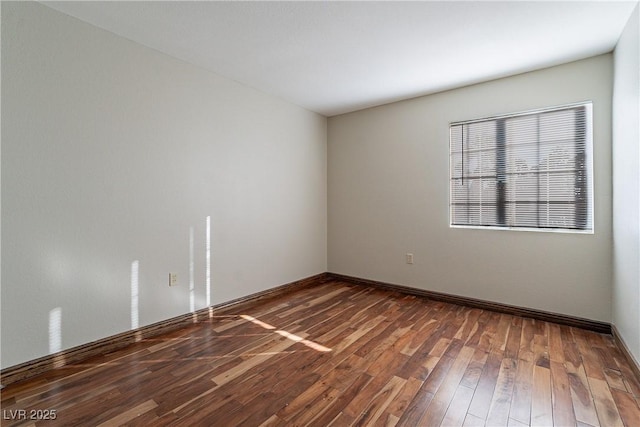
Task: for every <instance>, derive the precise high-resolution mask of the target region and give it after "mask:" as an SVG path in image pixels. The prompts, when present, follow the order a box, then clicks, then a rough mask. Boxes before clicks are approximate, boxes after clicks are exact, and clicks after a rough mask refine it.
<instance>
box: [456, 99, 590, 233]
mask: <svg viewBox="0 0 640 427" xmlns="http://www.w3.org/2000/svg"><path fill="white" fill-rule="evenodd" d="M577 107H586V108H585V114H586V124H585V143H586V147H585V157H586V158H585V172H586V176H587V188H588V190H589V192H588V194H587V208H586V209H587V215H588V217H590V225H591V228H590V229H577V228H559V227H554V228H550V227H517V226H509V225H505V226H501V225H478V224H453V186H452V185H451V182H452V179H453V175H452V174H453V170H452V169H453V168H454V165H453V164H452V161H451V155H452V145H453V135H452V131H453V129H454V127H455V126H460V125H469V124H473V123H481V122H489V121H494V122H495V121H498V120H500V119H511V118H516V117H522V116H530V115H536V114H542V113H547V112H554V111H561V110H569V109H572V108H577ZM593 165H594V141H593V101H591V100H587V101H580V102H574V103H569V104H561V105H555V106H551V107H544V108H535V109H530V110H521V111H518V112H514V113H506V114H499V115H494V116H489V117H480V118H475V119H471V120H461V121H455V122H450V123H449V168H448V171H449V206H448V207H449V228H454V229H476V230H500V231H530V232H542V233H562V234H591V235H592V234H594V233H595V228H596V224H595V200H596V197H595V179H594V166H593Z"/></svg>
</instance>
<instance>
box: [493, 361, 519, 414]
mask: <svg viewBox="0 0 640 427" xmlns="http://www.w3.org/2000/svg"><path fill="white" fill-rule="evenodd" d="M516 369H517V362H516V361H515V360H513V359H502V364H501V365H500V372H499V373H498V380H497V381H496V387H495V391H494V393H493V398H492V400H491V405H490V407H489V413H488V415H487V424H489V425H506V424H507V422H508V420H509V409H510V407H511V399H512V396H513V385H514V382H515V376H516Z"/></svg>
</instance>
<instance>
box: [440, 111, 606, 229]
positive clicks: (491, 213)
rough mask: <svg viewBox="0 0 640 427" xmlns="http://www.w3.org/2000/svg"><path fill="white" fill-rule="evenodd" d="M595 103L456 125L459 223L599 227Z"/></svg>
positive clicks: (454, 208)
mask: <svg viewBox="0 0 640 427" xmlns="http://www.w3.org/2000/svg"><path fill="white" fill-rule="evenodd" d="M591 108H592V106H591V103H583V104H578V105H571V106H563V107H556V108H552V109H545V110H538V111H532V112H525V113H517V114H513V115H505V116H500V117H492V118H487V119H480V120H473V121H468V122H459V123H453V124H451V126H450V178H451V179H450V191H451V197H450V214H451V225H453V226H456V225H459V226H487V227H509V228H534V229H564V230H585V231H591V230H592V229H593V214H592V209H593V191H592V187H593V185H592V176H591V152H592V142H591V140H592V132H591Z"/></svg>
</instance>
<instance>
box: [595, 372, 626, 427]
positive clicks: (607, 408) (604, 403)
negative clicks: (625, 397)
mask: <svg viewBox="0 0 640 427" xmlns="http://www.w3.org/2000/svg"><path fill="white" fill-rule="evenodd" d="M587 380H588V381H589V387H590V388H591V392H592V393H593V398H594V402H595V405H596V412H597V413H598V420H599V421H600V425H601V426H607V427H608V426H623V425H624V424H623V422H622V418H620V413H619V412H618V407H617V406H616V403H615V401H614V400H613V396H612V395H611V391H610V390H609V385H608V384H607V382H606V381H603V380H601V379H598V378H590V377H588V376H587Z"/></svg>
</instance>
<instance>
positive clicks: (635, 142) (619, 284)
mask: <svg viewBox="0 0 640 427" xmlns="http://www.w3.org/2000/svg"><path fill="white" fill-rule="evenodd" d="M639 8H640V6H638V7H636V9H635V12H634V13H633V14H632V16H631V18H629V22H628V23H627V26H626V27H625V30H624V32H623V33H622V36H621V37H620V40H619V42H618V45H617V46H616V50H615V52H614V81H613V82H614V83H613V310H612V311H613V324H614V325H616V328H617V329H618V332H619V333H620V334H621V335H622V338H623V339H624V341H625V343H626V344H627V346H628V347H629V350H631V352H632V353H633V355H634V356H635V359H636V360H637V361H640V147H639V144H640V59H639V58H640V41H639V40H640V31H639V30H638V28H639V21H640V15H639V12H638V10H639Z"/></svg>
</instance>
